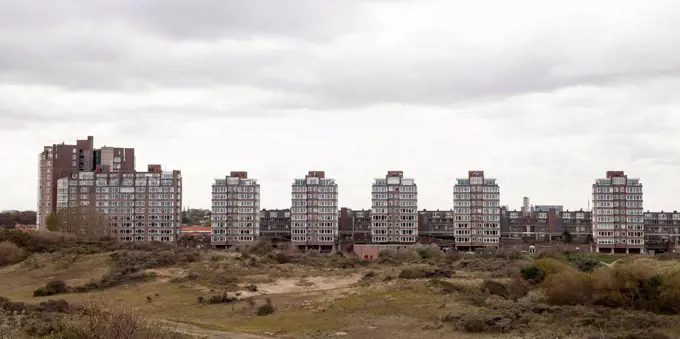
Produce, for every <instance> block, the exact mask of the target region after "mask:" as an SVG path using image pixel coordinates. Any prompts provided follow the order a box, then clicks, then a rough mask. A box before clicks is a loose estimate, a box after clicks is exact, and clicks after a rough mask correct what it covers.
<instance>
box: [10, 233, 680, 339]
mask: <svg viewBox="0 0 680 339" xmlns="http://www.w3.org/2000/svg"><path fill="white" fill-rule="evenodd" d="M0 241H1V242H2V243H0V249H1V248H2V247H3V245H4V246H6V247H7V248H11V249H12V250H11V253H14V252H21V251H23V253H24V254H23V256H19V257H17V258H18V259H15V260H13V261H12V263H13V264H15V265H12V264H7V265H6V267H4V268H2V269H0V291H3V293H5V295H6V296H10V297H11V298H12V299H14V300H17V301H14V302H10V301H9V300H7V299H0V309H2V310H3V311H2V312H3V316H0V319H3V320H2V321H4V323H2V321H0V331H3V329H2V328H4V329H6V330H7V331H13V332H10V334H5V333H3V332H0V338H1V337H2V335H5V336H7V337H11V338H15V337H19V338H20V337H22V336H23V337H28V338H38V337H43V338H53V339H56V338H73V339H76V338H77V339H80V338H86V339H87V338H93V339H94V338H104V337H107V338H108V337H110V338H151V337H154V338H156V337H157V338H180V337H182V336H184V334H181V335H180V334H177V333H175V332H173V331H172V330H170V331H169V330H167V329H165V328H166V327H168V326H169V327H170V328H171V329H172V327H173V326H179V324H177V323H172V321H174V320H178V319H181V320H182V322H184V323H193V324H196V325H195V326H194V325H191V326H194V327H196V328H198V329H190V328H189V327H187V326H190V325H188V324H182V325H181V326H182V327H183V328H182V331H183V332H185V333H189V332H191V333H192V334H196V335H198V336H200V335H202V336H204V337H219V336H220V335H222V336H224V337H235V338H239V336H238V335H232V334H233V333H232V332H249V333H253V334H263V333H264V332H269V333H272V335H271V336H278V337H282V338H321V337H333V336H335V335H336V333H341V332H342V333H347V337H365V338H376V339H383V338H412V337H418V338H425V339H428V338H432V339H434V338H441V337H465V336H466V334H464V333H472V334H471V335H468V336H470V337H480V338H486V337H489V338H490V337H494V338H500V339H504V338H506V339H507V338H523V337H527V335H530V337H536V338H538V337H560V338H572V339H576V338H578V339H582V338H585V339H590V338H610V339H613V338H640V337H649V338H656V339H658V338H676V337H678V336H679V335H680V328H678V327H677V325H676V324H677V322H678V320H680V316H679V315H678V313H679V312H680V264H679V263H678V261H677V258H675V257H673V256H672V255H666V256H658V257H652V256H615V255H614V256H603V255H599V254H595V253H562V252H556V251H544V252H541V253H538V254H537V255H535V256H530V255H528V254H524V253H519V252H517V251H507V250H485V251H478V252H476V253H475V254H465V253H458V252H448V253H444V252H442V251H439V249H437V248H435V247H429V246H422V247H414V248H412V249H408V250H401V251H400V252H396V251H383V252H381V253H380V255H379V258H378V260H375V261H366V260H363V259H361V258H359V257H357V256H356V255H354V254H352V253H342V252H336V253H330V254H323V253H319V252H316V251H309V252H298V251H296V250H294V249H285V248H282V249H277V248H274V247H273V246H271V244H270V243H267V242H264V241H261V242H257V243H255V244H252V245H251V246H244V247H240V248H237V249H234V250H233V251H228V252H227V251H219V252H218V251H212V250H209V249H205V250H201V251H198V250H187V249H175V248H170V247H168V246H166V245H162V244H120V243H117V242H115V241H113V240H112V239H109V238H106V237H101V238H99V239H94V240H93V239H91V238H89V237H87V236H86V237H75V236H73V235H68V234H63V233H59V232H55V233H51V232H45V233H43V232H30V233H26V232H14V231H0ZM619 259H620V260H619ZM21 260H23V262H21ZM615 260H618V261H617V262H616V264H614V265H612V266H609V265H604V264H602V262H606V263H611V262H613V261H615ZM19 262H21V263H19ZM16 263H19V264H16ZM130 283H133V284H134V285H129V284H130ZM78 292H88V293H87V294H85V293H78ZM55 295H56V296H58V298H63V300H54V301H48V300H45V299H47V298H50V297H54V296H55ZM92 298H98V299H97V300H107V301H108V300H110V301H112V302H113V301H114V300H115V303H116V307H113V306H109V305H106V304H105V303H103V302H101V301H99V302H96V303H93V302H92V300H94V299H92ZM94 305H96V307H95V306H94ZM274 305H276V307H275V306H274ZM123 309H129V310H130V311H122V310H123ZM141 315H144V317H142V316H141ZM145 317H150V318H154V319H165V322H164V323H163V325H162V326H161V325H160V323H157V322H154V321H150V320H149V319H147V318H145ZM7 323H9V324H10V325H11V326H7V325H5V326H4V327H2V326H3V324H7ZM122 324H124V326H123V325H122ZM366 324H370V326H368V325H366ZM203 327H204V328H203ZM207 328H209V330H208V329H207ZM125 329H134V331H132V332H126V331H127V330H125ZM117 331H118V332H117ZM192 331H197V332H192ZM201 331H205V332H201ZM208 331H212V332H208ZM88 333H95V334H97V333H105V335H104V334H99V336H96V335H95V336H92V334H88ZM115 333H123V334H120V335H119V334H115ZM88 335H89V336H88Z"/></svg>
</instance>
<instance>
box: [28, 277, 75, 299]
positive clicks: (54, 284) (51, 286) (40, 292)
mask: <svg viewBox="0 0 680 339" xmlns="http://www.w3.org/2000/svg"><path fill="white" fill-rule="evenodd" d="M67 292H68V288H67V287H66V283H65V282H63V281H62V280H52V281H50V282H48V283H47V284H46V285H45V286H43V287H40V288H38V289H37V290H35V291H33V296H34V297H45V296H50V295H57V294H60V293H67Z"/></svg>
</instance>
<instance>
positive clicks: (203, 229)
mask: <svg viewBox="0 0 680 339" xmlns="http://www.w3.org/2000/svg"><path fill="white" fill-rule="evenodd" d="M210 232H211V230H210V226H200V225H194V226H182V233H210Z"/></svg>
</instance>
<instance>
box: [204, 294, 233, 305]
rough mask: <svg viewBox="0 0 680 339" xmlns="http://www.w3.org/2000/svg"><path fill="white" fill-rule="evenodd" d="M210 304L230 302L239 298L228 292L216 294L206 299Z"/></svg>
mask: <svg viewBox="0 0 680 339" xmlns="http://www.w3.org/2000/svg"><path fill="white" fill-rule="evenodd" d="M204 300H205V301H206V302H207V303H208V304H230V303H233V302H235V301H237V300H238V298H236V297H232V296H229V295H228V294H226V293H222V294H216V295H213V296H211V297H210V298H208V299H204Z"/></svg>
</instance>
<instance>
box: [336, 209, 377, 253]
mask: <svg viewBox="0 0 680 339" xmlns="http://www.w3.org/2000/svg"><path fill="white" fill-rule="evenodd" d="M339 230H340V231H339V233H340V242H341V243H355V244H367V243H370V242H371V210H363V209H362V210H353V209H350V208H347V207H343V208H341V209H340V220H339Z"/></svg>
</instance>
